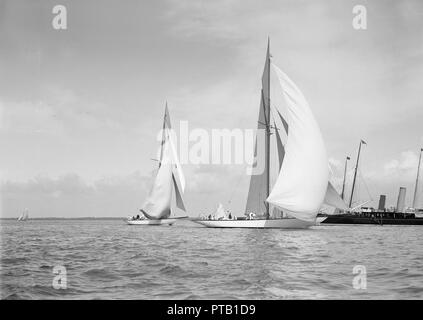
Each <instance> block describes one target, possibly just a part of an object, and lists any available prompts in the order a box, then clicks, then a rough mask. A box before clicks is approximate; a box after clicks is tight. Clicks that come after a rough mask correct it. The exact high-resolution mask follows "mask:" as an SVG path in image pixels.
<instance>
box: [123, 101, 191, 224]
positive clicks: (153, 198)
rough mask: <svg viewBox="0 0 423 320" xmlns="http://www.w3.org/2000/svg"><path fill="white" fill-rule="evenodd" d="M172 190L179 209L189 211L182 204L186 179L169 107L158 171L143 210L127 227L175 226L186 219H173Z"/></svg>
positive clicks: (166, 110)
mask: <svg viewBox="0 0 423 320" xmlns="http://www.w3.org/2000/svg"><path fill="white" fill-rule="evenodd" d="M173 189H174V190H175V199H176V206H177V207H178V208H179V209H181V210H183V211H186V209H185V205H184V201H183V193H184V190H185V178H184V175H183V172H182V169H181V165H180V163H179V160H178V157H177V153H176V147H175V144H174V142H173V140H172V136H171V123H170V117H169V111H168V108H167V104H166V108H165V115H164V120H163V131H162V141H161V146H160V159H159V167H158V170H157V174H156V177H155V180H154V183H153V187H152V188H151V191H150V193H149V195H148V197H147V199H146V200H145V203H144V205H143V207H142V209H141V210H140V214H138V215H137V216H135V217H130V218H128V220H127V223H128V224H130V225H172V224H173V223H175V221H176V220H177V219H181V218H186V217H175V216H172V212H171V202H172V194H173Z"/></svg>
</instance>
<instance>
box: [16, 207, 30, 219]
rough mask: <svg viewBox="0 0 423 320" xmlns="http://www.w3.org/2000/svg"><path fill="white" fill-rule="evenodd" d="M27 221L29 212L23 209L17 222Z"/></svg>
mask: <svg viewBox="0 0 423 320" xmlns="http://www.w3.org/2000/svg"><path fill="white" fill-rule="evenodd" d="M28 219H29V210H28V208H25V209H24V210H23V211H22V213H21V215H20V216H19V217H18V221H27V220H28Z"/></svg>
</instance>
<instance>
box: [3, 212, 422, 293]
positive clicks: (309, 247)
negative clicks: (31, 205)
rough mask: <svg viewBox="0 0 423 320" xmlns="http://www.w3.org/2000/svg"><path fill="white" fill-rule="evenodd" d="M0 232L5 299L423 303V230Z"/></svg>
mask: <svg viewBox="0 0 423 320" xmlns="http://www.w3.org/2000/svg"><path fill="white" fill-rule="evenodd" d="M0 232H1V233H0V234H1V236H0V240H1V252H0V253H1V263H0V296H1V298H3V299H422V298H423V226H374V225H364V226H358V225H342V226H341V225H339V226H324V225H323V226H315V227H312V228H310V229H308V230H276V229H273V230H256V229H212V228H205V227H202V226H199V225H196V224H194V223H193V222H190V221H178V222H177V223H176V224H175V225H173V226H170V227H169V226H130V225H127V224H125V222H124V221H123V220H113V219H110V220H102V219H93V220H59V219H57V220H54V219H51V220H29V221H26V222H18V221H15V220H4V219H3V220H0ZM57 277H60V281H59V282H58V278H57ZM357 277H358V278H357Z"/></svg>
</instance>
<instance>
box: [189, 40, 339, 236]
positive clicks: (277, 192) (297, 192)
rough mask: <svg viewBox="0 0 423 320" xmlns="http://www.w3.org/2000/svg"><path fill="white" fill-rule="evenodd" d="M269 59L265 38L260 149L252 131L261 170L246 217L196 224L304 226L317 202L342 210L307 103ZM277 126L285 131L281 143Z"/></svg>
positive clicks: (309, 222) (310, 222)
mask: <svg viewBox="0 0 423 320" xmlns="http://www.w3.org/2000/svg"><path fill="white" fill-rule="evenodd" d="M270 58H271V55H270V45H269V42H268V45H267V53H266V61H265V66H264V71H263V76H262V89H261V99H260V110H259V119H258V130H264V132H265V139H264V148H261V146H259V143H263V141H262V140H263V139H258V135H257V136H256V141H255V159H258V160H257V161H260V160H261V159H264V162H265V163H264V171H263V172H261V173H259V174H254V175H251V179H250V187H249V192H248V198H247V204H246V209H245V212H244V216H245V215H246V217H244V216H243V217H234V218H232V219H229V218H226V219H225V218H223V219H195V220H193V221H194V222H196V223H199V224H202V225H204V226H206V227H213V228H284V229H285V228H286V229H297V228H308V227H310V226H312V225H315V224H316V216H317V213H318V211H319V209H320V207H321V206H322V204H323V202H326V203H328V204H329V205H332V206H336V207H340V208H342V209H343V208H345V203H344V202H343V201H342V199H341V198H340V196H339V195H338V193H337V192H336V191H335V188H333V186H332V185H331V184H330V182H329V180H328V179H329V169H328V165H329V164H328V158H327V155H326V148H325V144H324V142H323V137H322V135H321V132H320V129H319V126H318V124H317V122H316V120H315V119H314V116H313V114H312V112H311V110H310V107H309V105H308V103H307V101H306V99H305V97H304V96H303V94H302V93H301V91H300V89H299V88H298V87H297V86H296V85H295V83H294V82H293V81H292V80H291V79H290V78H289V77H288V76H287V75H286V74H285V73H284V72H283V71H282V70H281V69H279V68H278V67H277V66H276V65H274V64H273V63H272V62H271V59H270ZM271 66H272V67H273V69H274V71H275V73H276V77H277V79H278V80H279V83H280V86H281V89H282V95H283V98H284V100H285V104H286V113H287V117H286V119H285V118H284V117H283V116H282V114H281V113H280V112H279V110H277V109H275V108H274V106H272V105H271V103H270V68H271ZM271 110H272V111H273V112H271ZM271 114H277V117H279V118H280V121H281V123H282V124H283V128H281V129H278V128H277V127H276V122H275V116H273V124H272V122H271ZM279 130H280V131H284V133H285V134H286V135H287V142H286V144H285V145H283V143H282V140H281V134H280V133H279ZM273 133H275V134H274V136H275V138H276V147H277V154H278V159H279V175H278V177H277V179H276V182H275V184H274V185H273V188H271V185H270V184H271V177H270V157H271V155H272V153H273V152H271V150H270V149H271V144H270V139H271V135H272V134H273ZM262 150H264V152H265V155H264V157H260V155H259V154H258V152H260V151H262ZM256 167H258V165H257V164H256ZM272 207H273V208H272ZM278 211H279V213H281V212H282V217H281V218H275V217H271V215H270V212H278Z"/></svg>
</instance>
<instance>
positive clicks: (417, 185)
mask: <svg viewBox="0 0 423 320" xmlns="http://www.w3.org/2000/svg"><path fill="white" fill-rule="evenodd" d="M422 152H423V148H421V149H420V157H419V164H418V165H417V176H416V186H415V187H414V197H413V208H414V209H417V189H418V187H419V175H420V163H421V161H422Z"/></svg>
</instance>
